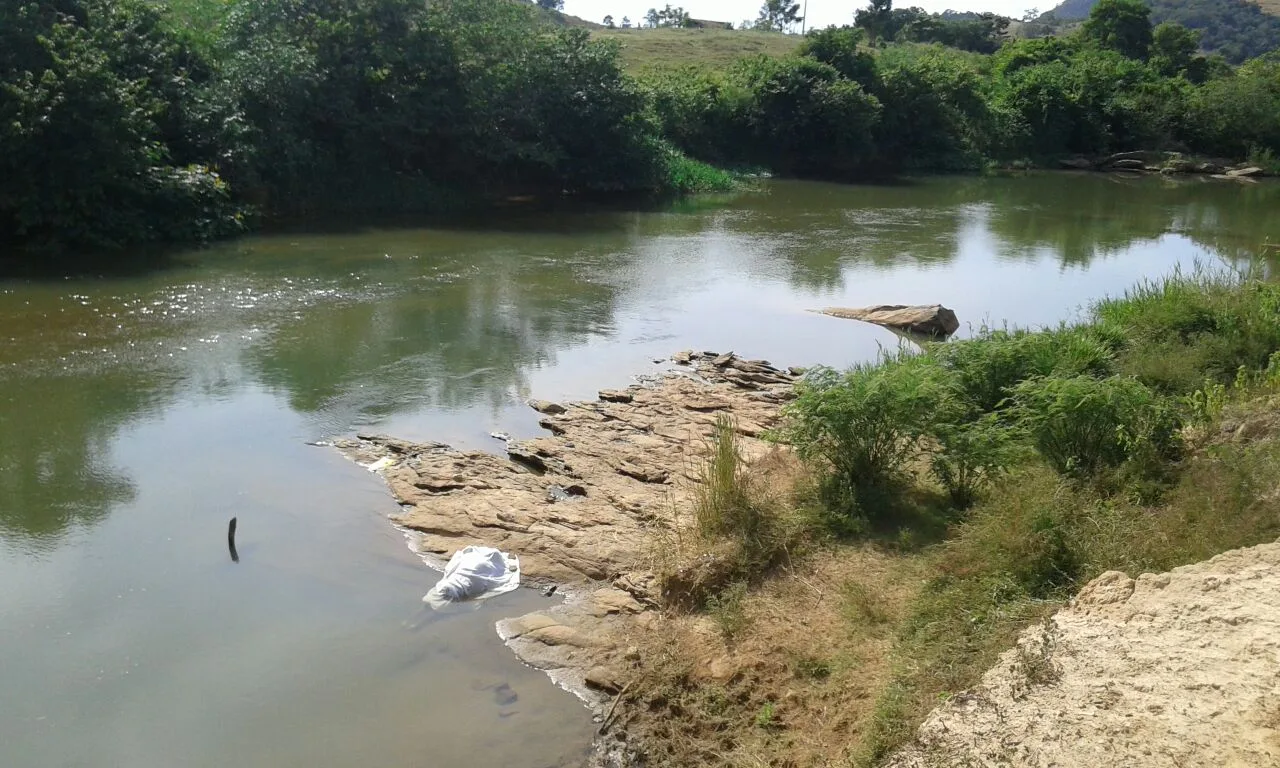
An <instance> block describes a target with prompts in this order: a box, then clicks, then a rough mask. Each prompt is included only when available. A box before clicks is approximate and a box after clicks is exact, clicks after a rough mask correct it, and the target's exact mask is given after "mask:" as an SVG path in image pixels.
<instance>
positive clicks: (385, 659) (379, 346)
mask: <svg viewBox="0 0 1280 768" xmlns="http://www.w3.org/2000/svg"><path fill="white" fill-rule="evenodd" d="M1268 237H1270V239H1271V240H1272V241H1280V186H1274V185H1265V184H1263V185H1246V184H1234V183H1211V182H1199V181H1190V182H1179V183H1171V182H1166V181H1163V180H1159V179H1120V178H1117V177H1108V176H1072V175H1066V174H1055V175H1042V176H1035V175H1033V176H1028V177H1020V178H987V179H974V178H959V179H955V178H953V179H935V180H925V181H919V182H915V183H911V184H903V185H899V186H891V187H842V186H834V185H823V184H812V183H798V182H782V181H778V182H769V183H765V184H763V185H762V187H761V188H760V189H759V190H757V191H754V192H751V193H746V194H742V195H739V196H736V197H728V198H723V199H702V200H698V201H695V202H689V203H684V204H681V205H678V206H677V207H675V208H674V209H667V210H661V211H648V212H634V211H632V212H618V211H587V212H584V211H582V210H578V211H577V212H549V211H522V210H511V211H507V212H504V213H503V214H502V215H501V216H499V217H495V218H494V219H492V220H489V221H471V222H466V223H464V224H460V225H456V226H452V227H418V228H413V227H397V228H389V227H363V228H357V229H347V230H345V231H342V232H337V233H309V234H283V235H272V236H262V237H253V238H247V239H243V240H239V241H235V242H231V243H227V244H223V245H219V246H217V247H213V248H209V249H204V250H200V251H195V252H192V253H187V254H182V255H180V256H178V257H176V258H175V259H174V260H173V262H172V263H169V264H167V265H165V266H164V267H163V268H154V269H150V270H146V271H137V272H134V273H133V274H131V275H128V276H116V277H102V278H96V279H58V280H30V279H25V280H15V279H10V280H5V281H0V638H3V641H4V645H3V655H0V691H2V692H3V695H2V696H0V765H4V766H6V767H9V766H12V767H14V768H22V767H25V766H107V765H111V766H116V765H118V766H130V767H131V768H153V767H156V768H158V767H160V766H166V767H167V766H174V765H183V766H210V768H213V767H214V766H217V767H219V768H221V767H223V766H229V765H244V766H272V767H273V768H282V767H284V766H307V768H324V767H325V766H351V765H356V764H367V765H376V766H393V767H394V766H455V765H462V764H464V762H465V763H467V764H471V765H485V766H499V765H501V766H504V767H506V768H543V767H546V766H570V765H576V764H577V763H579V762H580V761H581V759H582V756H583V754H584V751H585V749H586V747H587V745H588V743H589V740H590V735H591V729H592V725H591V723H590V722H589V719H588V713H587V712H586V710H585V709H583V708H582V707H581V706H580V705H579V703H578V702H577V701H576V700H575V699H574V698H573V697H572V696H570V695H569V694H567V693H565V692H563V691H560V690H558V689H556V688H554V687H553V686H552V685H550V684H549V683H548V682H547V681H546V680H545V678H544V677H543V676H541V675H540V674H539V673H536V672H534V671H532V670H529V669H527V668H525V667H523V666H521V665H520V664H519V663H517V662H516V661H515V660H514V659H513V658H512V657H511V656H510V654H509V653H508V652H507V651H506V649H505V648H503V647H502V644H501V642H500V641H499V639H498V638H497V636H496V634H495V633H494V629H493V625H494V622H495V621H496V620H498V619H499V618H501V617H503V616H508V615H516V614H519V613H523V612H526V611H529V610H533V609H536V608H537V607H539V606H544V605H547V604H548V603H549V600H548V599H547V598H543V597H542V596H541V595H540V594H537V593H536V592H533V591H530V590H520V591H518V592H516V593H512V594H510V595H506V596H503V597H501V598H498V599H495V600H492V601H489V602H487V603H484V604H481V605H479V606H467V607H465V608H462V609H455V610H450V611H446V612H443V613H439V614H428V613H426V612H425V611H424V609H423V608H422V607H421V603H420V597H421V595H422V594H423V593H424V592H425V591H426V589H427V588H428V587H429V586H430V585H431V584H432V583H433V582H434V580H435V578H436V576H435V574H434V573H433V572H432V571H430V570H429V569H427V568H426V567H425V566H424V565H423V564H422V563H421V562H420V561H419V560H418V559H417V558H416V557H415V556H413V555H412V554H411V553H410V552H409V551H408V549H407V548H406V547H405V545H404V542H403V539H402V537H401V536H400V534H399V533H398V532H397V531H396V530H394V529H393V528H392V527H391V526H390V525H388V524H387V523H386V522H385V520H384V518H385V516H386V515H387V514H388V513H390V512H392V511H394V504H393V503H392V501H391V500H390V498H389V497H388V496H387V494H386V492H385V489H384V488H383V486H382V485H381V483H380V481H379V480H378V478H377V477H376V476H374V475H371V474H369V473H368V472H366V471H365V470H363V469H362V468H360V467H358V466H356V465H354V464H351V463H349V462H347V461H345V460H344V459H342V458H341V457H339V456H338V455H336V454H335V453H334V452H333V451H332V450H330V449H327V448H323V447H316V446H312V445H309V444H308V443H309V442H313V441H317V440H322V439H324V438H330V437H335V436H344V435H349V434H351V433H353V432H354V431H356V430H376V431H380V432H387V433H391V434H395V435H397V436H402V437H407V438H415V439H432V440H442V441H445V442H450V443H453V444H455V445H458V446H461V447H498V444H497V443H496V442H494V441H493V440H492V438H490V437H489V436H488V435H489V433H490V432H492V431H505V432H510V433H512V434H514V435H517V436H522V435H531V434H533V433H534V432H535V430H536V423H535V420H534V418H533V415H532V414H531V413H530V412H528V410H527V409H526V408H524V407H523V406H522V405H521V403H522V401H524V400H525V399H527V398H529V397H533V396H536V397H540V398H546V399H567V398H581V397H590V396H591V395H592V393H593V392H594V391H595V390H596V389H599V388H602V387H606V386H609V387H612V386H624V385H626V384H627V383H628V380H629V377H631V376H633V375H637V374H643V373H646V372H648V371H651V370H653V369H654V367H655V366H654V363H653V360H654V359H657V358H662V357H665V356H667V355H669V354H670V353H672V352H674V351H677V350H679V349H683V348H690V347H696V348H699V349H704V350H716V351H726V350H734V351H736V352H738V353H739V354H742V355H747V356H751V357H764V358H768V359H770V360H772V361H773V362H775V363H778V364H786V365H810V364H814V363H827V364H832V365H845V364H849V363H852V362H854V361H858V360H865V359H868V358H871V357H873V356H874V355H875V354H876V353H877V351H878V350H879V349H881V348H884V347H894V346H896V345H897V343H898V342H897V339H896V337H895V336H893V335H892V334H890V333H888V332H886V331H883V330H881V329H877V328H874V327H871V326H867V325H864V324H860V323H856V322H850V321H842V320H836V319H832V318H827V317H823V316H818V315H815V314H812V313H809V312H806V310H809V309H815V308H820V307H824V306H832V305H843V306H862V305H867V304H878V303H935V302H942V303H944V304H946V305H947V306H950V307H952V308H954V309H955V310H956V312H957V314H958V315H959V316H960V318H961V322H962V323H963V324H964V327H963V328H962V331H961V333H962V334H966V333H971V332H972V329H973V328H975V327H978V326H980V325H981V324H984V323H986V324H990V325H1001V324H1005V323H1012V324H1017V325H1042V324H1049V323H1057V322H1059V321H1061V320H1067V319H1070V318H1072V317H1073V316H1075V315H1077V314H1078V313H1079V311H1080V310H1081V308H1082V307H1084V306H1086V305H1087V304H1088V302H1089V301H1091V300H1093V299H1095V298H1098V297H1100V296H1102V295H1104V294H1107V293H1116V292H1119V291H1121V290H1123V289H1124V288H1125V287H1126V286H1128V285H1130V284H1132V283H1134V282H1135V281H1137V280H1140V279H1142V278H1145V277H1156V276H1160V275H1163V274H1167V273H1168V272H1170V270H1172V269H1174V268H1175V267H1178V266H1181V267H1182V268H1192V266H1193V265H1195V264H1197V263H1200V264H1203V265H1205V266H1207V267H1210V268H1221V267H1224V266H1233V265H1234V266H1240V265H1243V264H1245V263H1247V262H1248V261H1250V260H1252V259H1255V258H1256V257H1258V255H1259V254H1260V253H1261V252H1262V251H1263V250H1265V249H1267V248H1268V246H1267V245H1266V243H1267V239H1268ZM232 516H236V517H237V518H238V519H239V536H238V542H239V554H240V562H239V563H233V562H231V560H230V558H229V557H228V554H227V550H226V538H225V537H226V525H227V521H228V519H229V518H230V517H232Z"/></svg>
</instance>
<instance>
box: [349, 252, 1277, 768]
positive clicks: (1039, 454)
mask: <svg viewBox="0 0 1280 768" xmlns="http://www.w3.org/2000/svg"><path fill="white" fill-rule="evenodd" d="M1276 301H1277V296H1276V291H1275V288H1274V286H1272V285H1270V284H1266V283H1261V282H1257V281H1252V280H1246V279H1239V280H1237V279H1228V278H1224V277H1207V276H1202V275H1199V276H1195V277H1181V276H1178V277H1174V278H1171V279H1169V280H1168V281H1165V282H1162V283H1156V284H1148V285H1144V286H1140V287H1139V288H1136V289H1134V291H1132V292H1131V293H1130V294H1128V295H1127V296H1125V297H1123V298H1119V299H1113V300H1108V301H1104V302H1102V303H1100V304H1098V305H1097V306H1096V307H1095V308H1094V309H1093V310H1092V311H1091V313H1090V316H1089V318H1088V319H1087V320H1086V321H1085V322H1083V323H1082V324H1081V325H1079V326H1075V327H1072V328H1062V329H1054V330H1046V331H1040V332H1035V333H1008V332H995V333H984V334H981V335H980V336H979V337H978V338H975V339H971V340H966V341H960V342H952V343H948V344H931V345H926V348H925V352H924V354H920V355H910V356H893V357H890V358H888V359H886V360H884V361H882V362H881V363H879V364H877V365H870V366H861V367H857V368H855V369H853V370H852V371H850V372H849V373H847V374H844V375H836V374H833V373H830V372H822V371H815V372H809V373H806V374H805V375H804V376H803V377H801V376H799V374H801V373H802V372H800V371H798V370H786V371H784V370H781V369H779V368H776V367H774V366H771V365H769V364H767V363H764V362H763V361H745V360H742V359H740V358H738V357H736V356H734V355H731V354H726V355H714V354H712V353H705V354H682V355H679V356H677V358H676V361H677V365H676V366H675V368H674V369H673V370H672V371H670V372H668V373H667V374H666V375H663V376H661V377H659V378H656V379H654V380H652V381H647V382H644V383H642V384H639V385H636V386H633V387H631V388H628V389H626V390H620V391H615V390H606V391H603V392H601V393H600V399H599V402H594V403H574V404H555V403H544V402H535V403H534V404H533V405H534V407H535V408H536V409H537V410H539V411H540V412H541V413H543V414H544V416H545V418H544V419H543V421H542V426H543V427H544V428H545V429H547V430H548V431H550V432H551V433H552V436H551V437H545V438H536V439H534V440H529V441H521V442H515V443H509V444H508V446H507V454H508V455H507V457H506V458H498V457H494V456H492V455H490V454H487V453H484V452H459V451H454V450H452V449H449V448H447V447H445V446H440V445H412V444H406V443H403V442H401V441H396V440H394V439H390V438H382V437H376V436H367V437H365V438H363V439H361V440H359V441H356V442H352V443H348V444H345V445H343V446H342V447H343V449H344V450H345V451H346V452H347V453H348V455H350V456H352V457H353V458H355V459H356V460H358V461H361V462H364V463H370V462H376V464H375V466H378V467H379V469H380V471H382V472H383V473H384V476H385V477H386V478H387V480H388V484H389V486H390V487H391V488H392V491H393V493H394V494H395V495H396V497H397V500H399V501H400V502H401V503H402V505H405V506H406V511H405V512H404V513H403V514H402V515H399V516H397V518H396V521H397V523H398V524H400V525H402V526H404V527H405V528H407V529H408V530H410V531H413V532H414V537H415V540H416V541H417V542H418V543H419V548H420V549H421V550H422V551H424V552H428V553H435V554H438V555H441V556H443V555H445V554H447V553H448V552H449V551H451V549H452V548H455V547H456V546H458V545H461V544H463V543H473V542H474V541H477V540H478V541H483V542H485V543H493V544H496V545H498V546H502V547H504V548H509V549H512V550H514V551H517V552H518V553H519V554H520V555H521V557H522V559H525V558H526V557H527V558H528V559H527V560H526V561H525V562H526V563H528V565H529V569H530V576H531V577H533V578H534V579H541V580H544V581H545V580H550V581H554V582H555V583H556V584H557V585H560V586H561V588H562V589H563V590H564V591H565V592H566V593H567V594H568V595H569V599H568V600H567V601H566V602H565V603H564V604H563V605H559V606H556V607H554V608H551V609H548V610H546V611H539V612H535V613H533V614H529V615H526V616H523V617H520V618H518V619H513V620H509V621H505V622H502V624H501V625H500V632H501V633H502V636H503V637H504V639H506V640H507V641H508V642H509V644H510V645H511V646H512V647H513V649H514V650H515V651H516V652H517V654H519V655H520V656H521V657H522V658H523V659H525V660H526V661H527V662H528V663H530V664H533V665H535V666H538V667H539V668H542V669H546V670H547V671H548V672H549V673H550V674H551V676H552V678H553V679H554V680H556V681H557V682H558V683H559V684H561V685H563V686H565V687H568V688H570V689H571V690H574V691H575V692H578V693H579V695H581V696H582V697H583V698H584V699H586V700H587V701H588V702H589V703H590V704H592V705H593V706H594V707H595V710H596V712H597V715H598V717H599V719H600V721H601V722H600V727H599V733H600V743H599V747H600V753H601V754H602V755H606V756H608V759H609V760H611V761H612V763H608V764H625V763H626V761H627V759H628V756H629V755H630V756H635V755H642V756H643V759H644V761H645V763H644V764H646V765H655V766H662V765H671V766H677V765H692V764H698V765H725V766H729V765H750V764H776V763H778V762H779V761H781V760H783V759H784V758H785V759H786V760H789V761H790V764H794V765H827V764H831V763H832V762H836V763H840V764H844V763H849V762H852V763H854V764H857V765H868V766H869V765H876V764H879V763H881V762H882V761H884V760H886V759H889V758H891V757H892V756H893V755H894V754H895V753H897V752H898V750H899V749H901V748H902V747H904V746H906V745H908V744H909V743H910V742H912V740H913V739H914V737H915V731H916V727H917V726H918V725H919V724H920V723H922V722H923V721H924V720H925V718H926V716H928V714H929V712H930V711H931V710H932V709H933V708H934V706H935V705H936V704H937V703H938V702H939V701H940V700H944V699H946V698H950V697H954V696H957V695H958V694H960V692H962V691H964V690H966V689H969V688H970V687H971V686H974V685H976V684H978V683H979V681H980V680H981V679H982V674H983V672H984V671H985V670H987V669H988V668H990V667H991V666H992V665H993V664H994V663H996V661H997V660H998V659H1000V658H1001V655H1002V654H1006V652H1008V651H1009V649H1010V648H1011V647H1013V646H1014V643H1015V640H1016V639H1017V638H1018V636H1019V634H1020V633H1022V632H1023V631H1024V630H1026V629H1027V628H1028V627H1031V626H1033V625H1035V624H1037V623H1038V622H1040V621H1042V620H1043V619H1045V617H1048V616H1051V615H1052V614H1053V613H1054V611H1055V610H1057V609H1058V608H1060V607H1062V606H1064V605H1066V604H1067V603H1068V601H1069V600H1070V599H1071V598H1072V597H1073V596H1074V595H1075V593H1076V592H1077V591H1078V590H1079V589H1080V588H1081V587H1084V586H1085V585H1086V584H1088V583H1089V582H1090V581H1091V580H1093V579H1094V578H1095V577H1098V576H1099V575H1101V574H1104V573H1106V572H1109V571H1123V572H1126V573H1129V574H1131V575H1133V576H1137V575H1138V574H1141V573H1143V572H1147V571H1150V572H1160V571H1164V570H1168V569H1169V568H1172V567H1175V566H1179V565H1182V564H1186V563H1193V562H1196V561H1200V560H1204V559H1206V558H1209V557H1212V556H1213V555H1216V554H1219V553H1222V552H1225V551H1228V550H1232V549H1235V548H1238V547H1246V546H1250V545H1254V544H1259V543H1263V542H1268V541H1273V540H1275V538H1276V536H1277V535H1278V534H1280V489H1277V488H1276V486H1275V479H1274V478H1275V477H1277V476H1280V439H1277V433H1278V432H1280V430H1278V429H1277V427H1280V374H1278V372H1277V370H1276V369H1277V364H1276V358H1275V357H1274V354H1275V353H1276V352H1277V351H1278V350H1280V323H1277V321H1276V317H1275V312H1274V306H1275V305H1276ZM682 364H683V365H682ZM1077 400H1078V402H1077ZM762 437H770V438H772V441H773V442H766V441H764V440H762V439H761V438H762ZM778 440H783V441H785V442H786V443H787V444H788V445H779V444H778V443H777V442H776V441H778ZM886 462H889V463H886ZM1107 578H1110V579H1112V580H1113V581H1114V580H1115V579H1116V578H1120V577H1114V576H1110V577H1107ZM1140 581H1141V580H1140ZM1095 591H1096V590H1095ZM1084 602H1085V601H1082V602H1081V603H1080V604H1084ZM1064 621H1065V620H1064ZM1175 623H1176V622H1175ZM1247 624H1248V622H1243V623H1242V626H1243V628H1242V629H1240V631H1251V630H1250V629H1249V627H1248V626H1245V625H1247ZM1232 626H1234V625H1232ZM1089 631H1090V632H1094V633H1095V634H1096V633H1098V632H1101V633H1103V634H1107V633H1108V632H1110V630H1107V629H1106V627H1105V626H1103V627H1102V628H1101V629H1096V628H1095V629H1091V630H1089ZM1224 631H1226V632H1228V633H1230V632H1231V631H1232V630H1226V629H1224ZM1117 637H1118V635H1117ZM1234 637H1235V636H1234V635H1233V639H1231V640H1230V642H1234V641H1235V640H1234ZM1148 641H1149V642H1157V641H1156V640H1153V639H1151V638H1146V639H1145V640H1134V639H1133V638H1130V639H1128V640H1125V643H1127V644H1128V645H1126V646H1125V647H1131V646H1132V644H1133V642H1148ZM1169 642H1174V643H1179V644H1181V641H1179V640H1177V635H1176V633H1175V634H1174V635H1170V636H1169ZM1224 642H1226V641H1224ZM1122 645H1123V643H1122ZM1042 646H1043V643H1042ZM1019 647H1022V648H1023V649H1024V650H1023V651H1021V652H1018V653H1021V654H1022V655H1020V656H1017V658H1014V659H1013V661H1012V662H1010V657H1007V654H1006V658H1005V662H1006V664H1008V663H1016V664H1020V665H1021V667H1019V669H1021V670H1022V674H1023V675H1024V677H1025V678H1027V679H1028V680H1030V681H1031V683H1033V684H1035V685H1051V684H1052V683H1053V682H1054V680H1055V679H1056V678H1054V675H1055V674H1056V673H1055V672H1054V671H1053V670H1055V669H1057V666H1055V665H1057V664H1058V662H1056V661H1053V660H1052V659H1051V658H1050V657H1051V656H1052V654H1051V653H1049V652H1048V651H1046V652H1045V653H1042V654H1041V655H1040V656H1035V655H1034V653H1033V651H1034V647H1032V646H1028V645H1027V642H1026V641H1025V639H1024V643H1023V645H1022V646H1019ZM1117 647H1119V646H1117ZM1028 649H1030V650H1028ZM1181 652H1182V653H1183V654H1184V656H1185V658H1184V662H1185V664H1195V663H1197V662H1196V661H1195V660H1194V657H1195V654H1196V653H1197V651H1196V649H1194V648H1185V647H1183V648H1181ZM1029 654H1030V655H1029ZM1187 659H1190V660H1187ZM1254 661H1258V662H1259V663H1261V662H1265V661H1266V658H1265V654H1263V655H1256V656H1255V657H1253V660H1250V659H1243V660H1240V663H1242V664H1245V665H1249V664H1253V663H1254ZM1103 666H1106V665H1103ZM1107 668H1109V669H1114V670H1115V671H1114V674H1115V675H1116V676H1117V679H1116V681H1115V683H1116V685H1124V684H1127V683H1126V682H1125V680H1124V679H1123V678H1124V677H1125V676H1127V675H1128V674H1129V673H1128V672H1126V671H1124V669H1125V668H1124V667H1123V666H1119V665H1113V666H1111V667H1107ZM1249 668H1250V669H1253V667H1249ZM1259 669H1261V668H1259ZM1028 670H1029V671H1028ZM1162 680H1163V682H1160V683H1159V684H1160V685H1161V686H1164V687H1165V688H1168V687H1169V683H1170V681H1171V680H1173V678H1172V677H1166V678H1162ZM1044 695H1046V696H1050V697H1051V696H1052V695H1053V694H1052V692H1049V693H1046V694H1044ZM1152 695H1154V696H1156V697H1157V698H1160V699H1161V700H1162V701H1164V702H1166V704H1165V705H1162V706H1163V708H1162V709H1160V710H1159V711H1157V710H1150V709H1148V710H1146V711H1147V715H1146V717H1147V718H1148V720H1149V721H1150V723H1149V724H1150V727H1152V728H1166V729H1167V728H1169V727H1176V725H1177V723H1178V722H1181V721H1180V720H1178V718H1179V717H1183V716H1184V715H1186V713H1189V712H1194V711H1197V710H1196V707H1197V706H1199V704H1198V703H1196V702H1199V701H1200V698H1198V697H1199V696H1200V694H1198V693H1197V692H1196V691H1195V690H1192V691H1187V690H1164V689H1163V688H1162V689H1161V690H1159V691H1157V692H1156V693H1154V694H1152ZM1180 701H1181V702H1183V703H1185V704H1186V706H1183V705H1182V704H1179V703H1178V702H1180ZM1242 701H1243V700H1242ZM1255 705H1257V706H1256V707H1255ZM1037 706H1051V705H1050V704H1044V703H1041V704H1039V705H1037ZM1267 706H1269V705H1267V704H1266V702H1265V701H1262V699H1260V698H1258V697H1257V696H1254V697H1253V698H1250V699H1249V700H1248V701H1247V702H1244V703H1243V704H1241V707H1242V709H1241V712H1243V714H1241V715H1240V717H1244V718H1253V717H1254V715H1255V714H1258V713H1262V714H1265V713H1266V712H1267V711H1269V710H1267V709H1266V707H1267ZM1257 707H1261V709H1259V710H1258V712H1254V709H1256V708H1257ZM1127 711H1129V710H1128V709H1125V708H1123V707H1121V708H1117V709H1116V712H1117V713H1123V712H1127ZM1095 715H1097V713H1094V715H1090V717H1094V716H1095ZM1117 716H1119V715H1118V714H1117ZM1097 717H1102V718H1104V719H1105V717H1107V715H1097ZM931 722H932V721H931ZM1224 722H1225V721H1224ZM1241 722H1243V721H1241ZM1108 727H1109V726H1108ZM935 730H936V728H935ZM987 731H990V728H986V727H985V726H981V725H980V726H977V727H976V730H975V732H980V733H985V732H987ZM1108 733H1113V735H1114V729H1113V730H1112V731H1108ZM1176 746H1177V749H1173V748H1172V747H1170V749H1167V750H1165V751H1166V752H1168V753H1170V754H1173V753H1176V755H1175V756H1176V757H1177V759H1179V760H1184V761H1189V763H1198V762H1204V759H1203V758H1207V757H1209V756H1210V755H1211V754H1216V753H1213V752H1212V751H1211V750H1209V747H1208V746H1207V745H1205V744H1201V743H1199V742H1187V743H1186V744H1179V745H1176ZM946 749H952V747H947V748H946ZM1170 750H1172V751H1170ZM1179 750H1181V751H1179ZM947 754H950V753H947ZM1036 754H1040V753H1036ZM935 756H936V755H935ZM944 756H945V755H944ZM901 759H907V758H901ZM957 759H958V758H957ZM1019 759H1020V760H1021V759H1022V758H1019ZM606 762H608V761H606ZM1024 763H1025V764H1037V763H1035V761H1034V760H1030V759H1028V760H1023V762H1021V763H1018V764H1024ZM1135 764H1141V765H1147V764H1150V765H1153V766H1154V765H1163V764H1164V763H1161V762H1159V761H1158V760H1153V761H1152V762H1150V763H1142V762H1139V763H1135Z"/></svg>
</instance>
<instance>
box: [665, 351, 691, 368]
mask: <svg viewBox="0 0 1280 768" xmlns="http://www.w3.org/2000/svg"><path fill="white" fill-rule="evenodd" d="M693 355H694V352H693V350H692V349H686V350H684V351H683V352H677V353H675V354H674V355H672V356H671V362H673V363H675V364H677V365H688V364H689V362H690V361H691V360H692V359H693Z"/></svg>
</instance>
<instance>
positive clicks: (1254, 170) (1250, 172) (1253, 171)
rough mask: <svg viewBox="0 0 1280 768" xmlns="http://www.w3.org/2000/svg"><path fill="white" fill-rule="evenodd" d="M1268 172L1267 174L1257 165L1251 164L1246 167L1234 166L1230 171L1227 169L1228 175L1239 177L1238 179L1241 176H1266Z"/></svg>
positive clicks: (1245, 177)
mask: <svg viewBox="0 0 1280 768" xmlns="http://www.w3.org/2000/svg"><path fill="white" fill-rule="evenodd" d="M1266 174H1267V172H1266V171H1264V170H1262V169H1261V168H1259V167H1257V166H1256V165H1250V166H1247V167H1245V168H1234V169H1232V170H1230V171H1227V175H1228V176H1230V177H1232V178H1237V179H1240V178H1244V179H1248V178H1253V177H1254V176H1265V175H1266Z"/></svg>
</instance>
